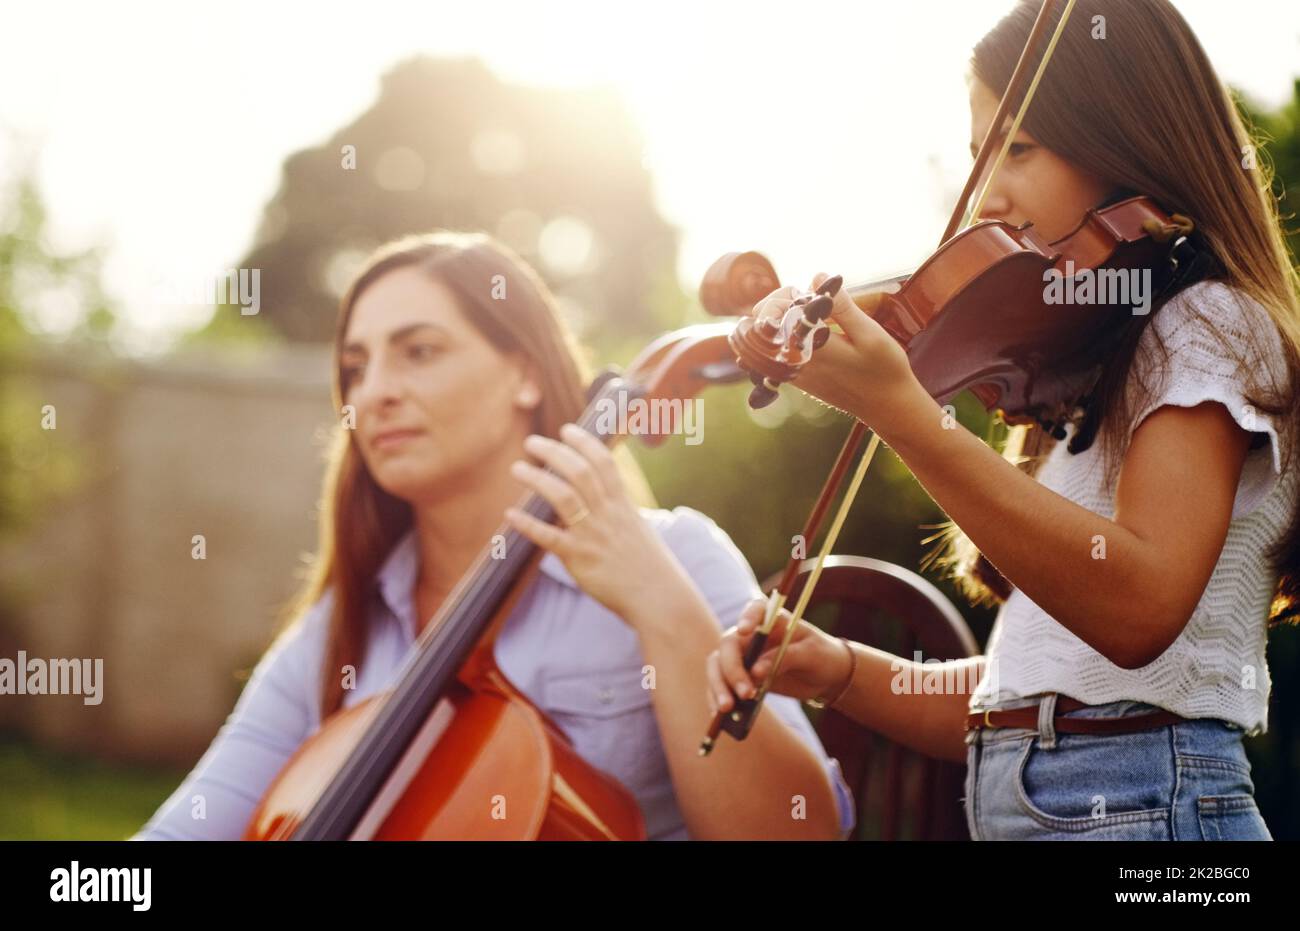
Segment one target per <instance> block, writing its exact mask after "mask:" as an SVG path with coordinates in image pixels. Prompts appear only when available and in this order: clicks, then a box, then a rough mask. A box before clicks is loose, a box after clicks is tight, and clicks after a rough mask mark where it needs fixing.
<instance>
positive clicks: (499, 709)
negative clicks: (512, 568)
mask: <svg viewBox="0 0 1300 931" xmlns="http://www.w3.org/2000/svg"><path fill="white" fill-rule="evenodd" d="M388 694H389V693H387V692H385V693H381V694H379V695H374V696H371V697H369V698H367V699H365V700H363V701H361V702H359V703H357V704H356V705H353V706H352V707H349V708H343V709H341V710H339V711H338V712H336V713H334V714H333V715H331V716H330V717H329V718H328V719H327V720H326V721H325V723H324V724H323V725H322V726H321V728H320V729H319V730H318V731H317V732H316V733H315V734H313V735H312V736H311V737H309V738H308V739H307V740H306V741H305V742H304V743H303V744H302V746H301V747H299V749H298V751H297V752H296V753H295V754H294V756H293V757H292V758H291V759H290V760H289V762H288V763H287V764H285V766H284V768H283V769H282V770H281V771H280V773H279V775H278V776H277V777H276V779H275V781H274V782H273V783H272V784H271V786H270V787H269V788H268V789H267V792H266V794H265V795H264V796H263V798H262V800H261V802H260V803H259V805H258V807H257V810H256V812H255V813H254V815H253V817H252V819H251V820H250V821H249V825H248V828H247V831H246V832H245V834H244V839H245V840H279V839H288V838H289V837H291V836H292V834H293V832H294V831H295V830H296V829H297V827H298V825H299V823H300V822H301V819H302V817H303V815H304V813H306V812H307V811H309V810H310V808H311V806H312V805H313V804H314V803H315V802H316V800H317V798H318V797H319V795H320V792H321V791H322V790H323V789H324V787H325V784H326V783H327V782H328V780H329V778H330V777H331V776H332V775H333V774H334V773H335V772H336V771H337V770H338V769H339V768H340V767H341V766H342V764H343V762H344V761H345V760H346V759H347V758H348V756H349V755H350V754H351V753H352V751H353V749H354V748H355V746H356V744H357V741H358V740H359V739H360V737H361V735H362V733H363V732H364V731H365V728H366V727H367V725H368V724H370V723H371V722H372V720H373V719H374V715H375V713H376V712H377V710H378V708H379V706H380V704H381V703H382V702H383V701H384V700H385V699H386V698H387V697H388ZM644 838H645V826H644V824H643V821H642V817H641V810H640V807H639V806H638V805H637V803H636V800H635V798H633V797H632V795H631V793H629V792H628V791H627V789H625V788H624V787H623V786H622V785H620V784H619V783H618V782H617V781H616V780H614V779H613V778H612V777H610V776H608V775H606V774H604V773H602V772H600V771H599V770H597V769H595V768H594V767H592V766H591V765H590V764H588V763H587V762H586V761H585V760H583V759H582V758H581V757H579V756H578V754H577V753H576V752H575V751H574V749H573V746H572V745H571V744H570V742H569V739H568V737H566V736H565V734H564V733H563V732H562V731H561V730H560V728H559V727H558V726H557V725H556V724H555V723H554V722H553V721H551V720H550V719H549V718H547V717H546V715H545V714H543V713H542V712H541V711H540V710H539V709H538V708H536V707H535V706H534V705H533V704H532V703H531V702H529V701H528V699H527V698H525V697H524V696H523V695H522V694H521V693H520V692H519V691H518V690H517V689H516V688H515V687H514V686H513V685H512V684H511V683H510V681H509V680H508V679H506V677H505V675H504V674H503V673H502V672H501V671H500V669H498V668H497V666H496V663H495V661H493V660H492V657H491V644H490V643H484V644H483V645H481V646H480V648H479V649H478V650H477V651H476V654H475V656H474V658H473V659H472V660H471V662H470V663H468V664H467V665H466V667H465V669H464V670H463V671H462V675H461V676H460V677H459V681H458V682H457V684H456V686H455V687H454V688H452V689H451V690H449V692H448V694H447V695H446V696H445V697H444V699H443V700H442V701H441V702H440V703H439V704H438V706H437V707H436V708H435V709H434V712H433V714H431V715H430V716H429V720H428V722H427V723H426V725H425V728H424V729H423V730H422V731H421V732H420V735H419V737H417V739H416V740H415V741H414V742H413V743H412V744H411V746H410V748H409V749H408V750H407V754H406V756H405V757H403V759H402V762H401V764H400V765H399V767H398V768H397V770H395V771H394V773H393V775H392V776H391V777H390V780H389V782H388V783H387V784H386V785H385V787H384V790H383V791H382V792H381V793H380V795H379V796H378V797H377V798H376V799H375V800H374V802H373V804H372V805H371V807H370V809H369V810H368V812H367V814H366V817H365V818H364V819H363V820H362V822H361V823H360V824H359V825H358V826H357V829H356V831H355V832H354V833H353V835H352V837H351V838H350V839H352V840H643V839H644Z"/></svg>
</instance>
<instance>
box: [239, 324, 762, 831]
mask: <svg viewBox="0 0 1300 931" xmlns="http://www.w3.org/2000/svg"><path fill="white" fill-rule="evenodd" d="M731 329H732V328H731V327H730V326H727V325H721V326H718V325H707V324H706V325H702V326H696V327H690V328H687V329H686V330H683V331H679V332H677V333H670V334H667V335H666V336H664V337H661V338H660V339H658V340H656V341H655V342H654V343H652V344H651V345H650V346H649V347H647V348H646V349H645V350H644V351H643V352H642V353H641V354H640V355H639V356H638V357H637V358H636V359H635V360H634V361H633V362H632V364H631V365H630V367H629V369H628V371H627V373H625V374H619V373H617V372H613V371H608V372H606V373H604V374H603V375H602V376H600V377H599V378H597V379H596V380H595V381H594V382H593V383H592V385H591V387H590V388H589V389H588V404H587V407H586V409H585V410H584V412H583V415H582V417H581V418H580V419H579V421H578V425H579V426H581V427H582V428H584V429H586V430H588V432H590V433H592V434H593V435H596V436H598V437H600V438H601V439H602V440H603V441H604V442H606V443H609V442H612V440H613V439H614V437H613V436H606V435H602V434H601V433H600V432H599V430H598V424H599V423H600V422H601V418H600V412H601V411H602V410H603V409H605V408H606V407H607V405H608V404H609V403H611V402H615V403H616V402H617V399H618V398H619V396H620V394H622V393H626V394H628V395H631V396H633V397H636V398H644V399H646V400H647V401H653V400H655V399H660V398H662V399H665V400H669V401H671V400H679V401H686V400H688V399H690V398H692V397H694V396H695V394H697V393H698V392H699V391H701V390H703V389H704V388H705V387H707V386H709V385H713V384H729V383H732V382H736V381H741V380H743V378H744V373H743V372H742V371H741V370H740V369H739V368H738V367H737V366H736V364H735V361H734V359H733V357H732V353H731V350H730V348H729V346H728V343H727V337H728V334H729V332H730V330H731ZM681 406H682V405H680V404H679V405H677V407H678V409H680V407H681ZM671 407H672V405H669V408H670V409H671ZM605 419H607V418H605ZM659 427H660V430H661V432H660V433H659V434H650V435H646V436H644V437H643V439H644V441H645V442H647V443H648V445H656V444H658V443H659V442H662V440H663V439H664V438H665V437H666V435H667V434H668V433H669V432H671V431H672V430H673V429H674V426H673V424H672V423H671V422H668V421H665V422H662V423H661V424H660V425H659ZM519 507H520V508H521V509H522V510H524V511H526V512H527V513H529V514H531V515H533V516H534V517H536V518H538V519H540V520H543V521H546V522H548V523H555V522H556V520H557V518H556V515H555V513H554V511H553V509H552V508H551V506H550V504H549V503H548V502H547V501H546V500H545V499H544V498H542V497H540V496H539V495H536V494H533V493H529V494H527V495H525V496H524V497H523V498H522V499H521V502H520V504H519ZM498 533H499V534H500V535H501V536H502V537H504V538H505V556H504V558H493V547H492V546H490V545H489V546H486V547H485V548H484V550H483V552H482V553H481V554H480V555H479V557H478V558H477V559H476V561H475V562H474V564H473V565H472V566H471V568H470V570H469V571H468V572H467V573H466V574H465V576H464V577H463V578H462V579H461V581H460V582H459V583H458V585H457V586H456V588H455V589H454V590H453V591H452V592H451V594H450V595H449V596H448V597H447V599H446V601H445V602H444V604H443V606H442V608H440V610H439V611H438V614H437V615H435V617H434V619H433V620H432V622H431V623H430V624H428V625H427V626H426V628H425V630H424V633H423V634H422V635H421V637H420V639H419V640H418V641H417V643H416V645H415V648H414V649H413V650H412V652H411V654H410V657H409V659H408V660H407V662H406V663H405V665H404V666H403V668H402V669H401V670H400V671H399V674H398V677H397V682H396V684H395V685H394V686H393V688H392V689H390V690H388V691H386V692H383V693H380V694H378V695H375V696H371V697H369V698H367V699H365V700H364V701H361V702H359V703H358V704H356V705H354V706H352V707H349V708H343V709H340V710H339V711H337V712H335V713H334V714H332V715H330V716H329V718H327V719H326V720H325V721H324V723H323V724H322V725H321V727H320V729H319V730H318V731H317V732H316V733H315V734H313V735H312V736H311V737H309V738H308V739H307V740H306V741H305V742H304V743H303V744H302V746H300V747H299V748H298V750H297V751H296V752H295V753H294V755H293V756H292V757H291V758H290V759H289V761H288V762H287V763H286V764H285V766H284V767H283V769H282V770H281V771H280V773H279V774H277V776H276V778H275V780H274V781H273V782H272V784H271V785H270V786H269V787H268V788H267V790H266V792H265V794H264V795H263V797H262V799H261V801H260V802H259V803H258V806H257V808H256V810H255V811H254V813H253V816H252V817H251V819H250V820H249V823H248V825H247V828H246V829H245V833H244V839H245V840H349V839H353V840H355V839H374V840H529V839H538V840H580V839H597V840H618V839H623V840H627V839H644V837H645V826H644V823H643V820H642V817H641V811H640V808H639V806H638V805H637V803H636V800H635V798H633V796H632V794H631V793H630V792H629V791H628V790H627V789H626V787H624V786H623V785H621V784H619V783H618V781H617V780H615V779H614V778H613V777H611V776H609V775H607V774H606V773H603V772H601V771H599V770H598V769H596V768H595V767H593V766H591V765H590V764H589V763H587V762H586V761H585V760H584V759H582V758H581V757H580V756H578V754H577V753H576V751H575V750H574V749H573V746H572V744H571V743H570V742H569V740H568V738H567V737H566V736H565V734H564V733H563V731H562V730H561V729H560V728H559V727H558V726H557V725H556V724H555V723H554V722H553V721H551V720H550V719H549V718H548V717H547V716H546V714H545V713H544V712H542V711H541V710H540V709H538V708H537V707H536V706H535V705H533V704H532V703H531V702H530V701H529V700H528V699H527V698H526V697H525V696H524V695H523V694H522V693H521V692H520V691H519V690H518V689H517V688H516V687H515V686H514V685H513V684H512V683H511V682H510V681H509V679H507V677H506V676H505V675H504V674H503V673H502V672H501V670H500V669H499V668H498V667H497V664H496V661H495V660H494V658H493V650H492V648H493V644H494V642H495V638H496V633H497V631H498V630H499V628H500V627H501V626H502V625H503V624H504V622H505V620H506V619H507V618H508V617H509V615H510V613H511V611H512V609H513V607H514V605H515V604H516V602H517V600H518V598H519V597H520V595H521V593H522V592H523V591H524V590H525V589H526V588H527V586H528V583H529V582H530V580H531V578H532V577H533V575H534V574H535V571H536V567H537V563H538V562H539V561H540V558H541V556H542V551H541V550H540V549H539V548H538V547H537V546H536V545H535V544H534V543H532V541H530V540H528V539H527V538H526V537H524V536H522V535H521V534H519V533H518V531H516V530H515V529H514V528H513V527H512V526H510V525H508V524H502V526H501V527H500V528H499V530H498ZM506 801H508V804H509V817H508V818H506V817H502V816H501V805H503V804H505V803H506Z"/></svg>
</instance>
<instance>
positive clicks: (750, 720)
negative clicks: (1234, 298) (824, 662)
mask: <svg viewBox="0 0 1300 931" xmlns="http://www.w3.org/2000/svg"><path fill="white" fill-rule="evenodd" d="M1075 2H1076V0H1044V2H1043V6H1042V8H1041V9H1040V10H1039V11H1038V16H1037V18H1036V19H1035V20H1034V25H1033V28H1032V29H1031V30H1030V33H1029V38H1028V39H1026V40H1025V46H1024V48H1023V49H1021V52H1020V58H1019V60H1018V61H1017V62H1016V67H1015V70H1014V71H1013V72H1012V74H1011V79H1010V80H1009V81H1008V82H1007V87H1006V90H1005V91H1004V92H1003V94H1002V97H1001V99H1000V100H999V101H998V107H997V110H996V111H995V112H994V114H993V120H992V122H991V123H990V124H989V128H988V131H987V132H986V133H985V134H984V141H983V142H982V143H981V144H980V148H979V152H978V153H977V154H976V156H975V163H974V165H973V166H972V167H971V170H970V174H969V175H968V176H967V178H966V184H965V186H964V187H963V188H962V192H961V195H960V196H959V197H958V198H957V203H956V205H955V206H954V208H953V212H952V215H951V216H950V217H949V219H948V225H947V227H946V228H945V229H944V233H943V236H942V238H941V239H940V240H939V245H941V246H942V245H943V244H944V243H945V242H947V241H948V240H949V239H951V238H952V237H953V236H954V235H955V234H956V233H957V231H958V230H959V229H961V228H962V226H963V219H965V220H966V223H965V225H971V224H972V223H974V222H975V218H977V217H978V216H979V212H980V210H981V208H982V207H983V205H984V201H985V199H986V198H987V197H988V192H989V188H990V186H991V184H992V182H993V178H994V176H995V175H996V174H997V172H998V170H999V169H1000V168H1001V167H1002V163H1003V162H1004V161H1005V160H1006V156H1007V152H1008V151H1009V150H1010V148H1011V141H1012V140H1013V139H1014V138H1015V136H1016V133H1017V132H1018V131H1019V130H1020V124H1021V122H1022V121H1023V120H1024V117H1025V114H1026V113H1027V112H1028V110H1029V104H1030V102H1031V101H1032V100H1033V98H1034V92H1035V91H1036V90H1037V89H1038V84H1039V81H1040V80H1041V79H1042V76H1043V73H1044V72H1045V71H1046V70H1047V63H1048V62H1049V61H1050V60H1051V57H1052V53H1053V52H1054V51H1055V50H1056V45H1057V42H1058V41H1059V40H1060V37H1061V34H1062V33H1063V32H1064V30H1065V25H1066V23H1067V22H1068V21H1069V18H1070V13H1071V12H1072V11H1073V9H1074V5H1075ZM1063 3H1064V10H1063V11H1062V13H1061V16H1060V19H1059V20H1058V21H1057V23H1056V27H1055V29H1054V30H1053V31H1052V34H1051V37H1050V39H1049V40H1048V43H1047V46H1046V48H1045V49H1044V50H1043V54H1042V56H1041V58H1040V59H1039V61H1038V66H1037V68H1036V69H1034V72H1033V76H1032V78H1031V77H1030V64H1029V63H1030V60H1031V59H1032V56H1033V50H1034V49H1035V48H1036V47H1037V46H1038V45H1039V43H1040V42H1041V40H1042V38H1043V35H1044V33H1046V31H1047V27H1048V23H1049V22H1050V21H1051V19H1052V15H1053V14H1054V13H1055V12H1056V11H1057V10H1058V9H1061V8H1062V4H1063ZM1026 82H1028V86H1027V87H1026ZM1022 89H1024V91H1025V94H1024V97H1023V99H1022V100H1021V101H1020V104H1019V107H1018V108H1017V111H1016V115H1015V118H1014V119H1013V120H1012V123H1011V126H1010V128H1009V130H1008V132H1007V133H1006V135H1005V136H1004V137H1003V139H1002V144H1001V147H1000V149H999V151H998V155H997V159H996V161H995V162H994V163H993V168H992V170H991V171H990V172H989V176H988V178H987V179H986V180H985V182H984V184H983V186H982V187H981V189H980V193H979V197H978V198H977V199H976V201H975V205H974V207H973V209H971V211H970V213H969V215H968V214H967V210H966V208H967V205H968V204H969V201H970V198H971V195H972V194H973V193H974V190H975V185H976V184H978V183H979V179H980V176H981V175H982V174H983V172H984V167H985V166H986V165H987V164H988V161H989V159H990V158H991V157H992V156H993V150H994V147H995V145H996V143H997V139H998V137H999V135H1000V134H1001V133H1000V130H1001V128H1002V123H1003V121H1004V120H1005V119H1006V117H1007V114H1008V112H1010V110H1011V104H1012V101H1013V100H1014V99H1015V98H1016V96H1017V95H1018V94H1019V93H1020V91H1021V90H1022ZM842 284H843V279H842V278H841V277H840V276H839V275H836V276H834V277H832V278H828V279H827V280H826V281H824V282H822V284H821V285H820V286H819V287H818V288H817V290H816V291H815V292H814V293H813V294H812V295H807V296H804V297H802V298H800V299H798V300H796V301H795V302H794V305H792V306H795V305H799V304H801V303H802V306H803V313H804V319H803V320H802V321H801V325H802V330H801V331H800V332H801V333H807V332H811V331H812V330H814V329H816V328H817V327H818V326H819V325H821V324H822V322H823V321H824V320H825V318H826V316H828V315H829V313H830V307H831V303H832V299H833V298H834V296H835V294H836V293H837V292H838V291H839V289H840V286H841V285H842ZM817 345H820V344H817ZM776 387H777V386H776V385H775V384H773V383H771V382H770V380H767V379H765V380H764V381H763V383H762V384H760V385H758V386H757V388H756V390H768V391H771V390H775V388H776ZM866 431H867V427H866V425H865V424H863V423H862V421H860V420H858V421H855V422H854V424H853V427H852V429H851V430H850V431H849V435H848V437H847V438H846V439H845V440H844V445H843V446H842V447H841V448H840V452H839V454H838V455H837V456H836V459H835V464H834V466H832V468H831V471H830V474H829V475H828V476H827V478H826V481H825V483H824V484H823V485H822V489H821V492H820V493H819V494H818V497H817V502H816V503H815V504H814V505H813V509H812V512H811V513H810V514H809V516H808V520H807V521H806V523H805V524H804V529H803V533H802V535H801V537H802V539H803V540H804V541H808V540H812V539H814V538H815V537H816V535H817V533H818V531H819V530H820V529H821V524H822V521H823V520H824V519H825V516H826V512H827V510H829V508H830V503H831V501H832V499H834V497H835V495H836V494H837V493H838V491H839V488H840V485H841V484H842V482H843V480H844V476H845V474H846V473H847V472H848V467H849V463H850V462H851V461H852V460H853V457H854V455H855V454H856V453H857V451H858V448H859V447H860V446H861V445H862V438H863V436H864V435H865V434H866ZM879 446H880V437H879V436H878V435H877V434H876V433H875V431H872V434H871V440H870V442H869V443H868V444H867V449H866V452H864V453H863V454H862V458H861V459H860V460H859V461H858V466H857V468H856V469H855V470H854V473H853V478H852V479H851V480H850V482H849V486H848V489H847V491H846V493H845V495H844V498H843V500H841V502H840V506H839V509H838V510H837V511H836V514H835V518H834V520H833V521H832V522H831V526H830V528H829V530H828V531H827V533H826V537H825V539H824V540H823V541H822V545H821V548H820V549H819V550H818V552H817V559H816V561H815V562H814V564H813V568H812V572H811V574H810V575H809V577H808V581H807V583H806V584H805V585H804V587H803V589H802V591H801V592H800V594H799V600H798V601H797V602H796V604H795V607H794V610H793V611H792V612H791V619H790V623H789V624H787V625H786V630H785V635H784V636H783V637H782V640H781V645H780V647H779V648H778V649H777V653H776V657H775V658H774V660H773V663H772V668H771V670H770V671H769V672H768V674H767V676H766V677H765V678H764V680H763V683H762V684H761V685H760V686H759V689H758V692H757V694H756V695H755V696H754V697H753V698H749V699H739V698H738V699H737V700H736V703H735V705H734V707H733V708H732V710H731V712H730V713H728V714H725V715H724V714H723V713H722V712H717V713H715V714H714V716H713V720H712V721H711V722H710V724H709V729H708V732H707V733H706V734H705V737H704V739H703V740H702V741H700V748H699V754H700V756H708V755H709V753H711V752H712V750H713V748H714V746H715V745H716V743H717V738H718V735H719V733H721V732H723V731H725V732H726V733H728V734H730V735H731V736H732V737H734V738H735V739H736V740H744V739H745V737H747V736H748V735H749V731H750V729H751V728H753V726H754V721H755V720H756V719H757V716H758V712H759V710H761V708H762V705H763V700H764V699H765V698H766V697H767V693H768V692H769V691H770V690H771V686H772V682H773V681H775V679H776V675H777V673H778V672H779V671H780V668H781V661H782V660H783V659H784V658H785V652H786V649H787V648H788V647H789V645H790V641H791V638H792V637H793V636H794V631H795V628H796V627H797V626H798V624H799V621H800V620H802V618H803V612H804V610H805V609H806V608H807V607H808V602H809V601H810V600H811V599H812V593H813V590H814V589H815V588H816V587H817V582H818V580H819V579H820V578H821V573H822V567H823V566H824V565H825V562H826V557H827V556H828V555H829V554H830V551H831V549H832V548H833V547H834V546H835V541H836V539H838V537H839V534H840V530H841V528H843V526H844V521H845V520H846V518H847V517H848V513H849V509H850V508H851V507H852V505H853V500H854V498H855V497H856V496H857V493H858V489H859V488H861V487H862V482H863V479H865V478H866V474H867V469H868V468H869V467H870V465H871V461H872V459H873V458H874V457H875V454H876V450H877V448H879ZM802 565H803V559H802V558H801V557H798V556H796V555H795V553H794V552H792V553H791V556H790V560H789V561H788V562H787V563H786V567H785V571H784V572H783V573H782V574H781V580H780V582H779V583H778V584H777V586H776V588H774V589H773V590H772V591H771V592H770V593H769V594H768V599H767V605H766V608H765V610H764V615H763V622H762V623H761V624H760V625H759V627H758V629H757V630H756V631H755V632H754V636H753V638H752V639H751V640H750V642H749V646H748V648H747V649H746V651H745V668H746V669H749V668H751V667H752V666H753V665H754V663H755V662H756V661H757V659H758V657H759V656H761V655H762V653H763V650H764V649H765V648H766V646H767V641H768V639H769V638H770V636H771V633H772V630H773V628H774V627H775V626H776V620H777V618H778V617H779V616H780V612H781V609H782V608H784V607H785V603H786V601H787V599H788V598H789V593H790V591H791V590H792V588H793V586H794V582H795V580H796V579H797V578H798V576H799V572H800V569H801V568H802Z"/></svg>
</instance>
